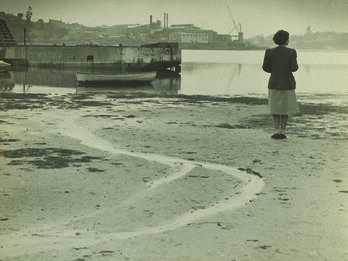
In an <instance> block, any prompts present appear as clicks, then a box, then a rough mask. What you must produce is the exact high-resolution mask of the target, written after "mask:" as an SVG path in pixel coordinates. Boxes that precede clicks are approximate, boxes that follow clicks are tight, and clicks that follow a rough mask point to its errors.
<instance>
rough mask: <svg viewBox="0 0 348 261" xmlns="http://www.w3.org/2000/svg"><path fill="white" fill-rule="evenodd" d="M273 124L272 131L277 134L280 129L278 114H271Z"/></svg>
mask: <svg viewBox="0 0 348 261" xmlns="http://www.w3.org/2000/svg"><path fill="white" fill-rule="evenodd" d="M273 122H274V129H275V130H276V132H279V129H280V115H279V114H273Z"/></svg>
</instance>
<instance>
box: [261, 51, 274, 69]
mask: <svg viewBox="0 0 348 261" xmlns="http://www.w3.org/2000/svg"><path fill="white" fill-rule="evenodd" d="M262 69H263V70H264V71H265V72H268V73H271V72H272V71H271V62H270V60H269V53H268V49H267V50H266V51H265V57H264V58H263V64H262Z"/></svg>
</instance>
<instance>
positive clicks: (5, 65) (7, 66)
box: [0, 61, 11, 72]
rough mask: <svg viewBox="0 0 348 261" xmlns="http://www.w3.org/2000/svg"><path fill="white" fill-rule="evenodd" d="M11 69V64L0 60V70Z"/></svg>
mask: <svg viewBox="0 0 348 261" xmlns="http://www.w3.org/2000/svg"><path fill="white" fill-rule="evenodd" d="M10 70H11V64H9V63H5V62H4V61H0V72H8V71H10Z"/></svg>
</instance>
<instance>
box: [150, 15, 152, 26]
mask: <svg viewBox="0 0 348 261" xmlns="http://www.w3.org/2000/svg"><path fill="white" fill-rule="evenodd" d="M150 25H152V15H150Z"/></svg>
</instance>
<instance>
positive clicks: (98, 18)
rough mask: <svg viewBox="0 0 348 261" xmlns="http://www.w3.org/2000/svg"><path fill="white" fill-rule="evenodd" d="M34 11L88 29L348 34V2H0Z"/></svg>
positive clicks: (11, 8)
mask: <svg viewBox="0 0 348 261" xmlns="http://www.w3.org/2000/svg"><path fill="white" fill-rule="evenodd" d="M28 6H31V7H32V9H33V10H32V12H33V17H32V20H33V21H36V20H38V19H40V18H41V19H43V20H44V21H48V19H49V18H53V19H59V20H62V21H63V22H66V23H74V22H77V23H80V24H84V25H87V26H97V25H115V24H134V23H140V24H147V23H149V16H150V15H151V14H152V15H153V20H154V21H155V20H161V21H162V22H163V13H164V12H166V13H168V14H169V25H171V24H180V23H192V24H195V25H196V26H198V27H201V28H204V29H212V30H215V31H217V32H218V33H228V32H229V31H230V30H231V29H232V27H233V23H232V21H231V18H230V16H229V14H228V10H227V6H229V7H230V9H231V11H232V15H233V17H234V19H235V21H236V23H241V24H242V29H243V31H244V34H245V37H246V38H248V37H252V36H255V35H259V34H264V35H268V34H273V33H274V32H275V31H277V30H278V29H285V30H288V31H289V32H290V33H294V34H302V33H304V31H305V29H306V27H307V26H310V27H311V29H312V31H339V32H347V31H348V29H347V24H348V0H171V1H170V0H0V10H1V11H5V12H6V13H12V14H17V13H25V11H26V10H27V7H28Z"/></svg>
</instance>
